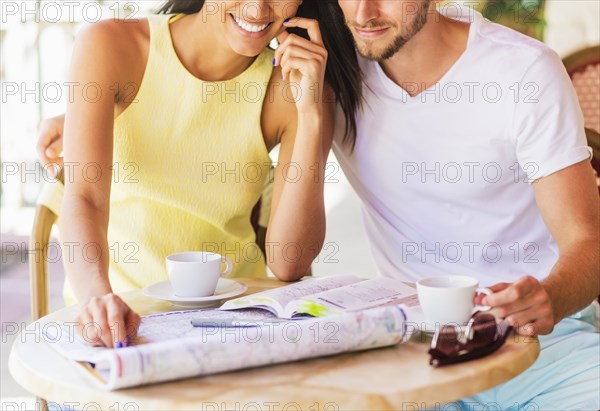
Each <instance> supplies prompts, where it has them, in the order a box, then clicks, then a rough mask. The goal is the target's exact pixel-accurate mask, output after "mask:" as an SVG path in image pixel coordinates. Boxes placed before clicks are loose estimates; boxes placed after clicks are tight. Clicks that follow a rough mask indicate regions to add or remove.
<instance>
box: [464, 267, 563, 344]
mask: <svg viewBox="0 0 600 411" xmlns="http://www.w3.org/2000/svg"><path fill="white" fill-rule="evenodd" d="M489 288H490V289H491V290H492V291H493V292H494V294H492V295H489V296H478V297H477V298H476V302H477V303H478V304H483V305H489V306H490V307H492V309H491V310H490V311H489V312H490V314H493V315H494V316H495V317H496V318H499V319H505V320H506V321H507V322H508V323H509V324H510V325H511V326H513V327H515V329H516V330H517V332H518V333H519V334H521V335H527V336H535V335H538V334H541V335H544V334H550V333H551V332H552V330H553V329H554V324H555V323H556V322H555V319H554V310H553V306H552V301H551V300H550V296H549V295H548V292H547V291H546V289H545V288H544V286H543V285H542V283H541V282H540V281H538V280H537V279H535V278H534V277H531V276H526V277H521V278H519V279H518V280H517V281H515V282H514V283H512V284H509V283H499V284H496V285H493V286H492V287H489Z"/></svg>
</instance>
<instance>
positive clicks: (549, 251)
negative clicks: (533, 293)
mask: <svg viewBox="0 0 600 411" xmlns="http://www.w3.org/2000/svg"><path fill="white" fill-rule="evenodd" d="M461 13H462V16H461V15H455V16H448V17H452V18H455V19H460V20H464V21H465V22H466V23H468V22H471V24H470V33H469V37H468V44H467V48H466V51H465V52H464V54H463V55H462V56H461V57H460V58H459V59H458V61H457V62H456V63H455V64H454V66H453V67H452V68H451V69H450V70H449V71H448V72H447V73H446V75H445V76H444V77H443V78H442V79H441V81H440V82H439V83H438V84H436V85H435V86H432V87H430V88H429V89H428V90H426V91H424V92H423V93H421V94H419V95H417V96H415V97H411V96H410V95H409V94H408V93H407V92H406V91H405V89H403V88H401V87H399V86H398V85H397V84H395V83H394V82H392V81H391V80H390V79H389V78H388V77H387V76H386V75H385V73H384V72H383V70H382V68H381V66H380V65H379V64H378V63H377V62H373V61H368V60H366V59H363V58H360V57H359V63H360V65H361V68H362V70H363V74H364V84H365V85H364V87H363V93H364V96H365V104H364V107H363V110H362V111H361V112H360V113H359V114H358V116H357V123H358V124H357V125H358V133H357V140H356V147H355V149H354V151H352V150H351V148H350V147H349V146H348V145H346V144H344V143H343V142H342V132H343V130H344V124H343V119H342V115H340V111H339V110H338V115H337V124H336V130H337V131H336V133H337V135H336V138H335V141H334V151H335V154H336V156H337V158H338V160H339V162H340V164H341V166H342V169H343V170H344V172H345V174H346V176H347V177H348V179H349V181H350V183H351V184H352V186H353V187H354V189H355V190H356V192H357V193H358V195H359V196H360V198H361V199H362V202H363V216H364V222H365V225H366V231H367V235H368V237H369V239H370V242H371V246H372V251H373V254H374V257H375V261H376V263H377V265H378V269H379V271H380V273H381V274H383V275H385V276H390V277H400V278H403V279H407V280H412V281H416V280H418V279H419V278H422V277H426V276H437V275H446V274H456V275H472V276H476V277H478V278H479V280H480V283H481V284H482V285H491V284H495V283H497V282H500V281H508V282H510V281H514V280H515V279H517V278H518V277H520V276H523V275H533V276H534V277H536V278H538V279H542V278H544V277H545V276H547V274H548V273H549V272H550V270H551V268H552V266H553V265H554V264H555V262H556V260H557V257H558V249H557V245H556V243H555V241H554V240H553V238H552V236H551V234H550V232H549V231H548V228H547V227H546V225H545V224H544V221H543V219H542V216H541V214H540V210H539V208H538V207H537V205H536V201H535V197H534V191H533V186H532V182H533V181H534V180H536V179H539V178H541V177H545V176H548V175H550V174H552V173H555V172H557V171H559V170H561V169H564V168H566V167H568V166H570V165H572V164H575V163H578V162H581V161H583V160H586V159H588V158H589V157H590V150H589V148H588V147H587V145H586V140H585V134H584V128H583V116H582V114H581V110H580V108H579V104H578V101H577V97H576V95H575V92H574V90H573V87H572V85H571V82H570V79H569V77H568V75H567V73H566V71H565V69H564V68H563V65H562V63H561V60H560V58H559V57H558V56H557V55H556V53H554V52H553V51H552V50H551V49H549V48H548V47H547V46H545V45H543V44H542V43H540V42H538V41H536V40H533V39H531V38H528V37H526V36H524V35H521V34H519V33H517V32H515V31H513V30H510V29H508V28H505V27H503V26H500V25H497V24H494V23H491V22H489V21H488V20H486V19H484V18H483V17H482V16H481V14H479V13H477V12H474V11H472V10H466V9H465V10H461V12H460V13H457V14H461ZM430 18H432V17H431V16H430ZM405 87H406V88H410V87H412V86H411V85H405ZM533 184H535V183H533Z"/></svg>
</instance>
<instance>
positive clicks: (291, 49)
mask: <svg viewBox="0 0 600 411" xmlns="http://www.w3.org/2000/svg"><path fill="white" fill-rule="evenodd" d="M284 26H285V27H300V28H303V29H306V30H307V31H308V37H309V38H310V40H307V39H304V38H302V37H300V36H298V35H296V34H290V33H288V32H287V31H284V32H283V33H281V34H280V35H279V36H278V37H277V39H278V40H279V47H278V48H277V50H276V51H275V65H279V66H281V73H282V79H283V80H289V82H290V93H291V95H290V97H291V96H293V98H294V101H295V102H296V107H297V108H298V111H304V110H310V109H311V108H317V109H320V105H321V103H322V98H323V85H324V82H325V68H326V65H327V50H326V49H325V47H324V46H323V38H322V36H321V30H320V28H319V22H318V21H316V20H313V19H307V18H302V17H294V18H291V19H288V20H286V21H285V22H284Z"/></svg>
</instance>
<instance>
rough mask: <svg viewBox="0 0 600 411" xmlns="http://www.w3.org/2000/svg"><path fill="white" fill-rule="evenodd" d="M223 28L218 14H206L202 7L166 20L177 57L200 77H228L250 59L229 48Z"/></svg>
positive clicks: (202, 78) (211, 78)
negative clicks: (175, 19) (186, 14)
mask: <svg viewBox="0 0 600 411" xmlns="http://www.w3.org/2000/svg"><path fill="white" fill-rule="evenodd" d="M217 25H221V26H220V27H217ZM223 28H224V25H223V23H222V22H221V21H220V17H219V16H216V15H210V16H208V15H205V14H204V13H203V11H200V12H199V13H196V14H191V15H188V16H184V17H182V18H181V19H179V20H177V21H175V22H173V23H171V24H170V31H171V38H172V40H173V47H174V48H175V52H176V53H177V56H178V57H179V60H180V61H181V63H182V64H183V65H184V66H185V68H186V69H187V70H188V71H189V72H190V73H192V74H193V75H194V76H195V77H197V78H199V79H201V80H204V81H223V80H228V79H232V78H234V77H236V76H238V75H239V74H241V73H242V72H244V71H245V70H246V69H247V68H248V67H250V65H251V64H252V62H253V61H254V58H253V57H246V56H241V55H239V54H237V53H236V52H234V51H233V50H232V49H231V48H230V46H229V44H228V43H227V40H226V39H225V37H224V36H223V35H222V31H223Z"/></svg>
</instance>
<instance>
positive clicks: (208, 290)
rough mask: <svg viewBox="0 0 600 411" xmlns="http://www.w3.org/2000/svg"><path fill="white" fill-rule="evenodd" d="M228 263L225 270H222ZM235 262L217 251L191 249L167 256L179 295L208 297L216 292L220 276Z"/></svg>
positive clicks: (170, 272) (175, 292) (169, 268)
mask: <svg viewBox="0 0 600 411" xmlns="http://www.w3.org/2000/svg"><path fill="white" fill-rule="evenodd" d="M223 264H226V266H227V267H226V268H225V271H223V270H222V266H223ZM232 269H233V264H232V263H231V260H229V258H227V257H223V256H222V255H219V254H216V253H207V252H203V251H191V252H186V253H177V254H171V255H169V256H168V257H167V272H168V273H169V281H170V282H171V286H172V287H173V293H174V294H175V295H176V296H177V297H208V296H211V295H213V294H214V293H215V290H216V288H217V283H218V281H219V278H220V277H224V276H226V275H227V274H229V273H230V272H231V270H232Z"/></svg>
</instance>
